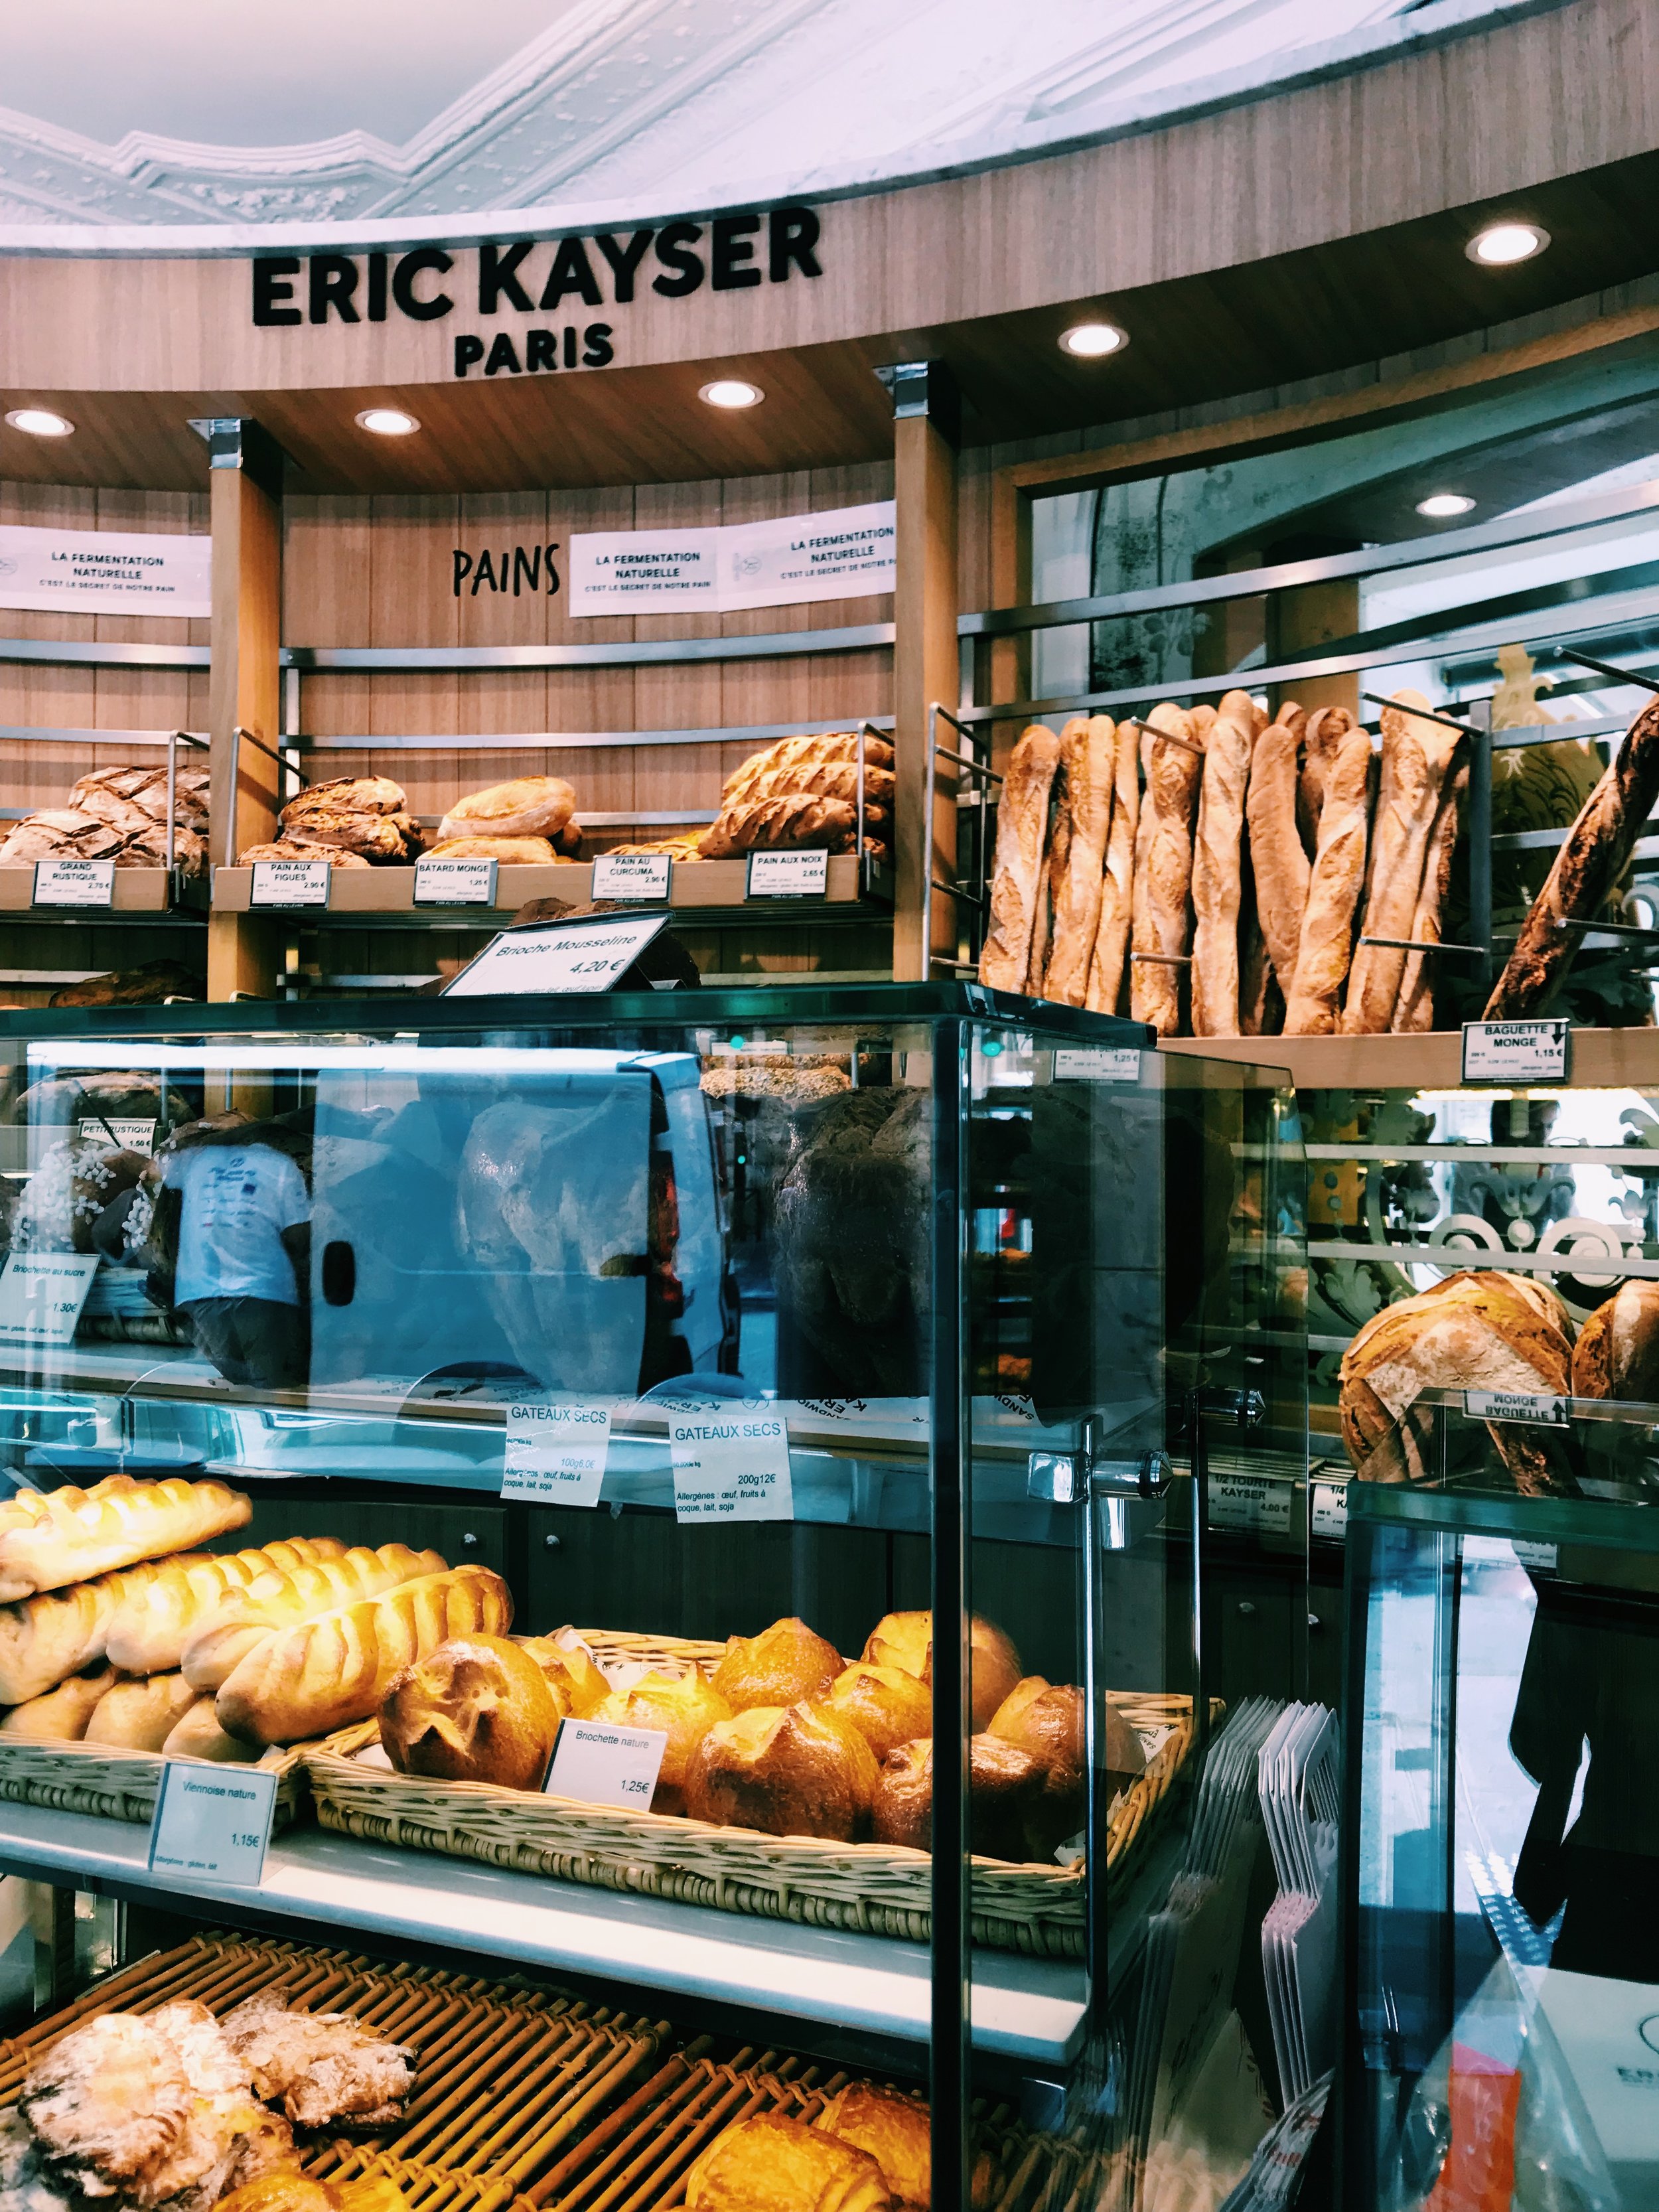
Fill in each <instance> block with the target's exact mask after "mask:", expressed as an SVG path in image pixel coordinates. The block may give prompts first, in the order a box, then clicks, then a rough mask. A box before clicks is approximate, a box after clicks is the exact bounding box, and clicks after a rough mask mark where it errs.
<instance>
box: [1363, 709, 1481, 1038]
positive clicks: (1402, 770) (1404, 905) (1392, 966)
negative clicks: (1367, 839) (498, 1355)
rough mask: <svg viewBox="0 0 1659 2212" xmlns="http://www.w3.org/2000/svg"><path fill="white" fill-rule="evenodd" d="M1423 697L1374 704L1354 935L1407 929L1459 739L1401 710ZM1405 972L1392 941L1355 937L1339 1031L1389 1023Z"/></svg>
mask: <svg viewBox="0 0 1659 2212" xmlns="http://www.w3.org/2000/svg"><path fill="white" fill-rule="evenodd" d="M1428 703H1429V702H1428V701H1427V700H1426V699H1425V697H1424V696H1423V695H1422V693H1421V692H1420V691H1397V692H1396V693H1395V704H1394V705H1392V706H1389V707H1385V708H1383V714H1382V725H1383V783H1382V788H1381V790H1380V791H1379V792H1378V793H1377V800H1376V821H1375V822H1374V823H1373V824H1372V826H1371V851H1370V866H1369V867H1368V869H1367V872H1366V881H1365V919H1364V926H1363V927H1362V930H1361V937H1362V939H1364V938H1366V937H1372V938H1387V937H1394V938H1405V937H1408V936H1409V935H1410V934H1411V927H1412V924H1413V921H1415V919H1416V916H1417V901H1418V895H1419V892H1420V891H1421V890H1422V887H1423V866H1424V862H1425V860H1426V858H1427V856H1428V849H1429V838H1430V836H1431V833H1432V831H1433V829H1434V817H1435V815H1436V813H1437V811H1438V808H1439V805H1440V790H1441V786H1442V785H1443V782H1444V781H1445V778H1446V772H1447V770H1448V769H1449V768H1450V766H1451V760H1452V755H1453V753H1454V752H1455V750H1456V749H1457V747H1458V744H1460V743H1461V739H1460V738H1459V736H1458V733H1457V732H1456V731H1455V730H1450V729H1448V728H1447V727H1446V726H1445V724H1444V723H1443V722H1430V721H1425V720H1423V719H1422V718H1421V717H1420V716H1419V715H1417V714H1411V713H1410V712H1408V711H1407V709H1409V708H1413V707H1420V708H1427V706H1428ZM1405 972H1406V955H1405V953H1404V952H1403V951H1401V948H1400V947H1399V946H1398V945H1366V944H1364V942H1363V941H1362V942H1361V943H1360V944H1359V945H1358V946H1357V947H1356V948H1355V951H1354V956H1353V965H1352V969H1351V970H1350V972H1349V975H1348V996H1347V1000H1346V1004H1345V1005H1344V1006H1343V1009H1342V1034H1343V1035H1344V1036H1377V1035H1379V1034H1380V1033H1381V1032H1382V1031H1383V1030H1386V1029H1387V1028H1388V1027H1389V1024H1391V1022H1392V1021H1393V1019H1394V1009H1395V1000H1397V999H1398V998H1399V996H1400V984H1401V977H1402V976H1403V975H1404V974H1405Z"/></svg>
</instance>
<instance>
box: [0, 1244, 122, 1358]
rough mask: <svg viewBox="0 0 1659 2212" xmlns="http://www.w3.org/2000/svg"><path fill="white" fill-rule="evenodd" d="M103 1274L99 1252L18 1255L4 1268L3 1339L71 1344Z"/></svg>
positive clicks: (0, 1285) (0, 1274)
mask: <svg viewBox="0 0 1659 2212" xmlns="http://www.w3.org/2000/svg"><path fill="white" fill-rule="evenodd" d="M96 1273H98V1255H97V1254H96V1253H95V1252H90V1253H83V1252H12V1253H9V1254H8V1255H7V1259H6V1264H5V1266H4V1267H3V1268H0V1336H3V1337H10V1338H12V1339H14V1340H21V1341H23V1342H25V1343H28V1344H71V1343H73V1342H74V1340H75V1324H76V1322H78V1321H79V1320H80V1318H81V1309H82V1306H83V1305H85V1304H86V1302H87V1292H88V1291H89V1290H90V1289H91V1288H92V1279H93V1277H94V1275H95V1274H96Z"/></svg>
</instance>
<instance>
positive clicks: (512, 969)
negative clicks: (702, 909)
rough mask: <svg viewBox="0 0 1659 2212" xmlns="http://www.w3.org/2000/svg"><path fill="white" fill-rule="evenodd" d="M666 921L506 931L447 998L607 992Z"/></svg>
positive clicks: (617, 918) (650, 918) (638, 919)
mask: <svg viewBox="0 0 1659 2212" xmlns="http://www.w3.org/2000/svg"><path fill="white" fill-rule="evenodd" d="M667 921H668V916H667V915H665V914H619V915H601V916H599V917H598V918H597V919H593V918H590V917H587V916H584V917H583V919H582V920H581V921H554V922H549V923H547V924H545V925H544V927H541V928H538V929H507V930H503V931H502V933H501V935H500V936H499V937H498V938H496V939H494V940H493V942H492V943H490V944H489V945H485V947H484V949H483V951H482V952H481V953H480V954H479V955H478V957H477V959H476V960H475V961H473V962H472V963H471V966H469V967H466V968H463V969H462V970H461V972H460V974H459V975H457V976H456V978H455V980H454V981H453V983H451V984H450V986H449V987H448V989H447V991H446V992H445V994H444V996H445V997H446V998H447V999H479V998H489V997H493V996H495V994H496V993H498V992H500V993H510V994H514V995H517V994H520V993H525V992H544V991H545V992H559V991H583V992H587V991H608V990H609V989H610V988H611V985H612V984H613V983H614V982H615V981H617V978H618V976H621V975H626V974H627V972H628V970H629V969H630V968H631V967H632V966H633V964H634V963H635V961H636V960H637V959H638V958H639V957H640V955H641V952H643V951H644V950H645V948H646V946H647V945H649V943H650V942H651V940H652V939H653V937H654V936H655V935H656V934H657V932H658V931H659V929H662V928H664V927H666V925H667Z"/></svg>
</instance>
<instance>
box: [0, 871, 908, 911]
mask: <svg viewBox="0 0 1659 2212" xmlns="http://www.w3.org/2000/svg"><path fill="white" fill-rule="evenodd" d="M127 872H128V873H130V874H139V873H144V872H147V871H141V870H137V869H132V870H129V871H127ZM747 873H748V867H747V863H746V862H745V861H744V860H696V861H690V862H684V863H681V864H680V865H679V866H676V867H675V868H674V870H673V871H672V874H671V878H670V888H669V899H668V906H669V910H670V911H671V913H676V914H696V915H702V916H706V917H708V918H709V919H711V920H712V919H714V917H716V916H718V917H719V918H720V920H721V921H727V922H729V921H756V922H763V923H765V924H767V925H768V926H769V927H773V926H775V925H776V924H777V923H778V922H780V921H789V920H791V919H793V920H798V921H799V920H814V919H818V918H821V917H822V916H823V914H824V913H825V911H826V910H827V909H829V908H854V909H863V910H865V911H866V912H867V911H870V910H871V909H872V908H873V909H876V910H878V911H881V912H885V911H886V910H887V909H888V908H890V906H891V905H892V882H893V879H892V875H891V872H890V870H888V869H886V868H880V867H878V868H874V869H872V871H871V872H870V873H869V877H868V879H867V882H866V884H865V885H864V886H863V887H862V888H860V882H859V863H858V860H857V859H856V857H855V856H854V854H851V853H835V854H831V855H830V858H829V888H828V890H827V891H826V893H825V895H824V896H823V897H822V898H805V899H789V898H760V899H747V900H746V899H745V898H744V884H745V882H746V879H747ZM0 874H3V871H0ZM116 880H117V883H119V881H120V878H119V876H118V877H117V878H116ZM252 888H253V871H252V868H251V867H249V868H231V867H218V868H216V869H215V870H214V871H213V910H214V912H215V913H216V914H250V913H254V912H258V913H260V914H262V915H267V914H268V915H269V916H270V919H271V920H272V921H283V922H288V923H290V924H297V925H298V926H299V927H301V928H307V929H311V928H319V927H322V928H326V927H328V926H329V924H330V923H332V922H340V923H344V924H346V925H348V926H349V927H353V928H357V927H363V926H364V925H365V924H369V925H372V924H374V923H377V922H392V923H395V924H396V925H397V926H398V927H400V928H404V929H409V928H414V929H495V928H499V927H500V926H501V923H502V922H504V921H510V920H511V919H512V917H513V915H515V914H516V913H517V912H518V911H519V909H520V907H523V906H526V905H527V904H528V903H529V902H530V901H531V900H532V899H561V900H562V901H563V902H565V903H566V904H568V905H570V906H585V905H586V904H587V903H588V902H589V901H590V900H591V899H592V896H593V870H592V865H591V864H590V863H587V862H568V861H567V862H564V863H562V864H560V863H555V864H553V865H551V866H544V867H528V868H519V867H505V866H504V867H501V868H498V869H497V871H496V878H495V905H494V906H493V907H476V906H473V907H466V906H437V907H432V906H422V907H417V906H416V903H415V871H414V869H413V868H412V867H407V868H399V867H392V868H336V869H334V870H332V871H331V874H330V878H329V894H328V904H327V906H326V907H286V908H283V907H272V908H254V906H253V905H252Z"/></svg>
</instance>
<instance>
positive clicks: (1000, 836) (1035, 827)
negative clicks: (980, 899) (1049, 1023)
mask: <svg viewBox="0 0 1659 2212" xmlns="http://www.w3.org/2000/svg"><path fill="white" fill-rule="evenodd" d="M1059 765H1060V739H1059V738H1057V737H1056V736H1055V735H1054V732H1053V731H1052V730H1050V729H1046V728H1045V727H1044V726H1043V725H1042V723H1041V722H1033V723H1032V725H1031V726H1030V729H1029V730H1027V731H1026V732H1025V733H1024V736H1023V737H1022V738H1020V741H1019V743H1018V744H1017V745H1016V746H1015V747H1014V750H1013V754H1012V757H1011V758H1010V760H1009V763H1008V773H1007V775H1006V779H1005V780H1004V782H1003V786H1002V797H1001V799H1000V802H999V803H998V806H997V845H996V857H995V860H994V863H993V866H992V871H991V927H990V929H989V931H988V933H987V936H986V939H985V945H984V949H983V950H982V951H981V954H980V956H979V980H980V981H981V983H987V984H988V985H989V986H990V987H991V988H992V989H993V990H995V991H1024V988H1025V985H1026V979H1027V975H1028V973H1029V969H1030V958H1031V940H1032V938H1033V936H1034V935H1035V933H1036V919H1037V902H1038V896H1039V894H1040V893H1041V891H1042V855H1043V851H1044V848H1045V847H1046V846H1047V844H1048V794H1049V793H1050V792H1051V791H1052V790H1053V788H1054V771H1055V769H1057V768H1058V767H1059Z"/></svg>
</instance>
